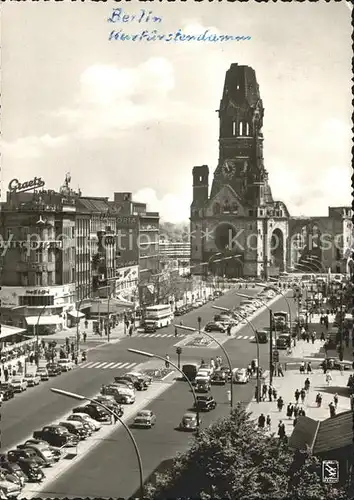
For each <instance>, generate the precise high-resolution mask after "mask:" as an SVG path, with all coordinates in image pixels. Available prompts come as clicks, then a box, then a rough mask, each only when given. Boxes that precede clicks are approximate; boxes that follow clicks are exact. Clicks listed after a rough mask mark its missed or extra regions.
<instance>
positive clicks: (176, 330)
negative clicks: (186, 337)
mask: <svg viewBox="0 0 354 500" xmlns="http://www.w3.org/2000/svg"><path fill="white" fill-rule="evenodd" d="M177 335H178V328H177V326H176V327H175V337H177Z"/></svg>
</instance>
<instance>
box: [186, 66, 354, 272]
mask: <svg viewBox="0 0 354 500" xmlns="http://www.w3.org/2000/svg"><path fill="white" fill-rule="evenodd" d="M217 111H218V114H219V122H220V127H219V160H218V164H217V167H216V169H215V171H214V175H213V179H212V182H211V187H210V186H209V167H208V166H207V165H202V166H196V167H194V168H193V201H192V204H191V216H190V228H191V232H190V238H191V266H192V267H191V269H192V274H196V275H202V276H206V275H207V274H208V273H211V274H213V275H218V276H225V277H228V278H234V277H259V278H267V277H269V276H278V275H279V273H280V272H284V271H287V272H288V271H297V272H303V273H306V272H320V273H327V272H328V270H329V269H330V270H331V272H334V273H339V272H344V273H345V272H347V267H348V262H347V256H348V252H349V249H350V248H351V246H352V234H353V226H352V220H351V218H352V210H351V208H350V207H348V206H344V205H343V206H341V207H329V209H328V216H327V217H325V216H320V217H312V216H309V217H304V216H301V217H292V216H291V215H290V214H289V211H288V209H287V207H286V205H285V203H284V202H283V201H280V200H274V198H273V196H272V191H271V187H270V185H269V181H268V173H267V170H266V168H265V165H264V158H263V133H262V126H263V120H264V107H263V103H262V99H261V97H260V92H259V86H258V83H257V79H256V74H255V71H254V70H253V69H252V68H250V67H249V66H239V65H238V64H231V67H230V69H229V70H228V71H227V72H226V77H225V84H224V90H223V95H222V99H221V102H220V106H219V109H218V110H217Z"/></svg>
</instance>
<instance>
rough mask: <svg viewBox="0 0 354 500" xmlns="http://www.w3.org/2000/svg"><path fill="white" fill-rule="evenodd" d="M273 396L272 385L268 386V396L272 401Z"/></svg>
mask: <svg viewBox="0 0 354 500" xmlns="http://www.w3.org/2000/svg"><path fill="white" fill-rule="evenodd" d="M272 396H273V388H272V386H271V385H270V386H269V388H268V398H269V401H270V402H272Z"/></svg>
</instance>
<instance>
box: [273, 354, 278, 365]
mask: <svg viewBox="0 0 354 500" xmlns="http://www.w3.org/2000/svg"><path fill="white" fill-rule="evenodd" d="M273 362H274V363H278V362H279V351H273Z"/></svg>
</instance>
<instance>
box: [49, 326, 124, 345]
mask: <svg viewBox="0 0 354 500" xmlns="http://www.w3.org/2000/svg"><path fill="white" fill-rule="evenodd" d="M92 323H93V320H88V328H85V325H84V322H83V321H81V322H80V325H79V332H80V345H81V346H88V345H89V344H90V342H102V343H105V342H108V340H107V335H105V334H104V333H102V335H98V334H97V333H94V331H93V326H92ZM126 330H127V329H126V327H125V325H124V323H123V322H120V323H119V324H118V325H117V326H116V327H115V328H112V329H111V333H110V335H109V339H110V342H112V343H114V342H117V341H119V340H120V339H121V338H124V337H125V335H126ZM83 332H86V334H87V337H86V342H83V337H82V334H83ZM67 337H69V339H72V338H73V337H74V338H75V339H76V326H73V327H72V328H66V329H64V330H61V331H60V332H56V333H54V334H52V335H41V337H40V340H42V339H43V340H45V341H48V340H49V341H50V340H56V341H57V342H58V344H62V343H63V342H65V339H66V338H67Z"/></svg>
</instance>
